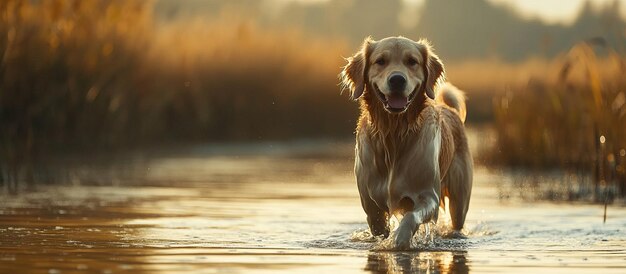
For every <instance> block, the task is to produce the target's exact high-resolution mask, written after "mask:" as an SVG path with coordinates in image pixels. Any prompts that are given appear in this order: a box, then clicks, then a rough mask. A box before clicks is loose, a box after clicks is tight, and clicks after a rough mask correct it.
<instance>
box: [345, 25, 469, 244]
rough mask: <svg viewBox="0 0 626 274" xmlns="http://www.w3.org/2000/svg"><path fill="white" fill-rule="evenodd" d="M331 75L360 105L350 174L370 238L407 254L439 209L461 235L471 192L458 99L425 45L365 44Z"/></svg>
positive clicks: (461, 99)
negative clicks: (395, 218) (392, 224)
mask: <svg viewBox="0 0 626 274" xmlns="http://www.w3.org/2000/svg"><path fill="white" fill-rule="evenodd" d="M346 60H347V62H348V63H347V65H345V66H344V67H343V70H342V72H341V73H340V74H339V78H340V80H341V84H342V85H343V89H348V90H349V91H350V97H351V99H352V100H356V101H358V102H359V104H360V113H361V114H360V117H359V120H358V122H357V127H356V149H355V163H354V171H355V175H356V180H357V185H358V190H359V194H360V197H361V205H362V206H363V210H364V211H365V213H366V215H367V223H368V225H369V228H370V231H371V233H372V235H374V236H379V235H384V237H385V238H387V237H389V233H390V231H389V230H390V228H389V224H388V223H389V218H390V217H391V216H392V215H402V216H403V217H402V220H401V221H400V224H399V225H398V228H397V230H396V231H395V232H394V234H395V236H394V237H393V241H394V244H395V246H396V248H398V249H407V248H410V243H411V238H412V237H413V234H415V232H416V231H417V229H418V228H419V226H420V225H421V224H425V223H428V222H431V221H432V222H436V221H437V218H438V213H439V206H442V207H443V208H445V202H444V201H445V200H444V197H448V199H449V211H450V212H449V213H450V217H451V221H452V227H453V229H454V232H455V233H456V235H461V236H462V234H461V229H462V228H463V225H464V223H465V216H466V214H467V210H468V207H469V201H470V195H471V190H472V177H473V163H472V156H471V154H470V151H469V147H468V144H467V137H466V135H465V130H464V122H465V115H466V107H465V95H464V93H463V92H462V91H460V90H459V89H457V88H455V87H454V86H452V85H451V84H448V83H445V82H444V78H445V76H444V74H445V72H444V66H443V64H442V63H441V61H440V59H439V57H437V55H435V53H434V52H433V49H432V47H431V45H430V43H429V42H428V41H426V40H419V41H417V42H416V41H413V40H411V39H408V38H404V37H401V36H399V37H388V38H385V39H382V40H379V41H374V40H372V39H371V38H370V37H368V38H366V39H365V41H364V42H363V45H362V46H361V48H360V50H359V51H358V52H357V53H356V54H354V55H353V56H352V57H349V58H347V59H346Z"/></svg>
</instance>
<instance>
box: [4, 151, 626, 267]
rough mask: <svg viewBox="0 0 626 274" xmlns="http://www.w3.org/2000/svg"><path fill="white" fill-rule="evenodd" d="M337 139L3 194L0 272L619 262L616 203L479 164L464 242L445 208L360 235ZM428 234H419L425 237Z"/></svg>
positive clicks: (625, 246) (624, 212) (175, 160)
mask: <svg viewBox="0 0 626 274" xmlns="http://www.w3.org/2000/svg"><path fill="white" fill-rule="evenodd" d="M351 151H352V147H351V146H350V144H346V143H341V144H334V143H295V144H288V145H278V144H260V145H250V146H248V147H244V148H243V149H242V148H240V147H238V146H231V147H229V146H226V147H224V146H205V147H196V148H192V149H188V150H186V151H183V152H181V153H176V154H167V155H160V156H158V157H154V158H151V159H150V160H148V161H145V162H144V163H143V164H142V165H141V166H140V167H139V169H140V172H138V173H137V174H139V175H137V176H136V177H134V178H126V179H125V181H122V182H118V183H117V184H118V185H120V186H69V185H66V186H40V187H38V188H37V190H36V191H32V192H27V193H22V194H21V195H19V196H2V197H1V198H2V200H1V202H0V273H74V272H85V271H88V272H93V273H119V272H131V273H142V272H146V273H181V272H201V273H249V272H252V273H280V272H282V273H331V272H334V273H362V272H372V273H379V272H384V273H402V272H431V273H450V272H455V273H456V272H460V273H463V272H468V271H469V272H519V273H528V272H548V271H549V272H562V273H574V272H588V273H598V272H602V273H625V272H626V208H624V207H621V206H609V208H608V218H607V222H606V223H605V224H603V223H602V217H603V206H600V205H591V204H566V203H561V204H555V203H547V202H537V201H533V202H528V201H525V200H522V199H516V198H514V197H515V195H505V196H506V197H512V198H504V199H503V198H498V197H503V195H502V193H501V191H502V189H503V184H507V183H508V181H510V180H508V178H507V177H506V176H505V175H502V174H499V173H498V172H495V171H490V170H488V169H486V168H484V167H480V166H478V167H477V169H476V174H475V183H474V190H473V197H472V202H471V206H470V211H469V215H468V218H467V231H466V233H467V234H468V239H451V238H448V237H446V236H445V234H446V231H447V226H446V222H447V220H446V219H440V222H439V223H438V224H437V225H436V226H433V227H432V228H431V232H432V235H433V240H432V243H430V244H428V243H427V242H428V237H427V236H428V235H424V233H425V231H424V230H422V232H420V233H421V235H418V236H416V237H415V243H414V244H415V245H414V246H415V249H414V250H412V251H408V252H398V251H389V250H387V249H388V248H386V246H385V241H383V240H381V239H374V238H371V237H370V235H369V233H368V231H367V225H366V222H365V215H364V213H363V211H362V209H361V206H360V203H359V198H358V194H357V191H356V185H355V182H354V178H353V174H352V157H351ZM425 236H426V241H424V240H423V239H424V237H425Z"/></svg>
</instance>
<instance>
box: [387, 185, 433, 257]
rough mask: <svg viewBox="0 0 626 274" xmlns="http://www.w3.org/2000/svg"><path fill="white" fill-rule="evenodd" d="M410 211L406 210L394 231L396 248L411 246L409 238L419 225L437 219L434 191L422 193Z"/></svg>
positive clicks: (402, 248) (401, 248)
mask: <svg viewBox="0 0 626 274" xmlns="http://www.w3.org/2000/svg"><path fill="white" fill-rule="evenodd" d="M417 199H418V202H417V203H416V204H415V206H414V207H413V210H412V211H409V212H406V213H405V214H404V217H402V221H400V225H399V226H398V229H397V230H396V232H395V238H394V243H395V246H396V248H397V249H400V250H404V249H409V248H410V247H411V239H412V238H413V234H415V232H416V231H417V229H418V228H419V226H420V225H421V224H423V223H426V222H429V221H431V220H433V219H434V220H436V219H437V210H438V209H439V198H438V197H437V194H436V193H422V194H420V195H419V196H418V197H417Z"/></svg>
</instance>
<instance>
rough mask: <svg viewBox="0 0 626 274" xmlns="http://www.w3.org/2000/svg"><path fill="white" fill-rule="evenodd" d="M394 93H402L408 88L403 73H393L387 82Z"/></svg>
mask: <svg viewBox="0 0 626 274" xmlns="http://www.w3.org/2000/svg"><path fill="white" fill-rule="evenodd" d="M387 83H388V84H389V89H390V90H391V91H392V92H402V91H404V88H405V87H406V78H405V77H404V75H402V74H401V73H392V74H391V75H390V76H389V79H388V80H387Z"/></svg>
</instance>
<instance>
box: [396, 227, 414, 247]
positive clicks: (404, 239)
mask: <svg viewBox="0 0 626 274" xmlns="http://www.w3.org/2000/svg"><path fill="white" fill-rule="evenodd" d="M395 234H396V235H395V239H394V245H395V249H396V250H407V249H409V248H411V238H412V237H413V233H411V231H409V230H408V229H402V228H399V229H398V230H396V233H395Z"/></svg>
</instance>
